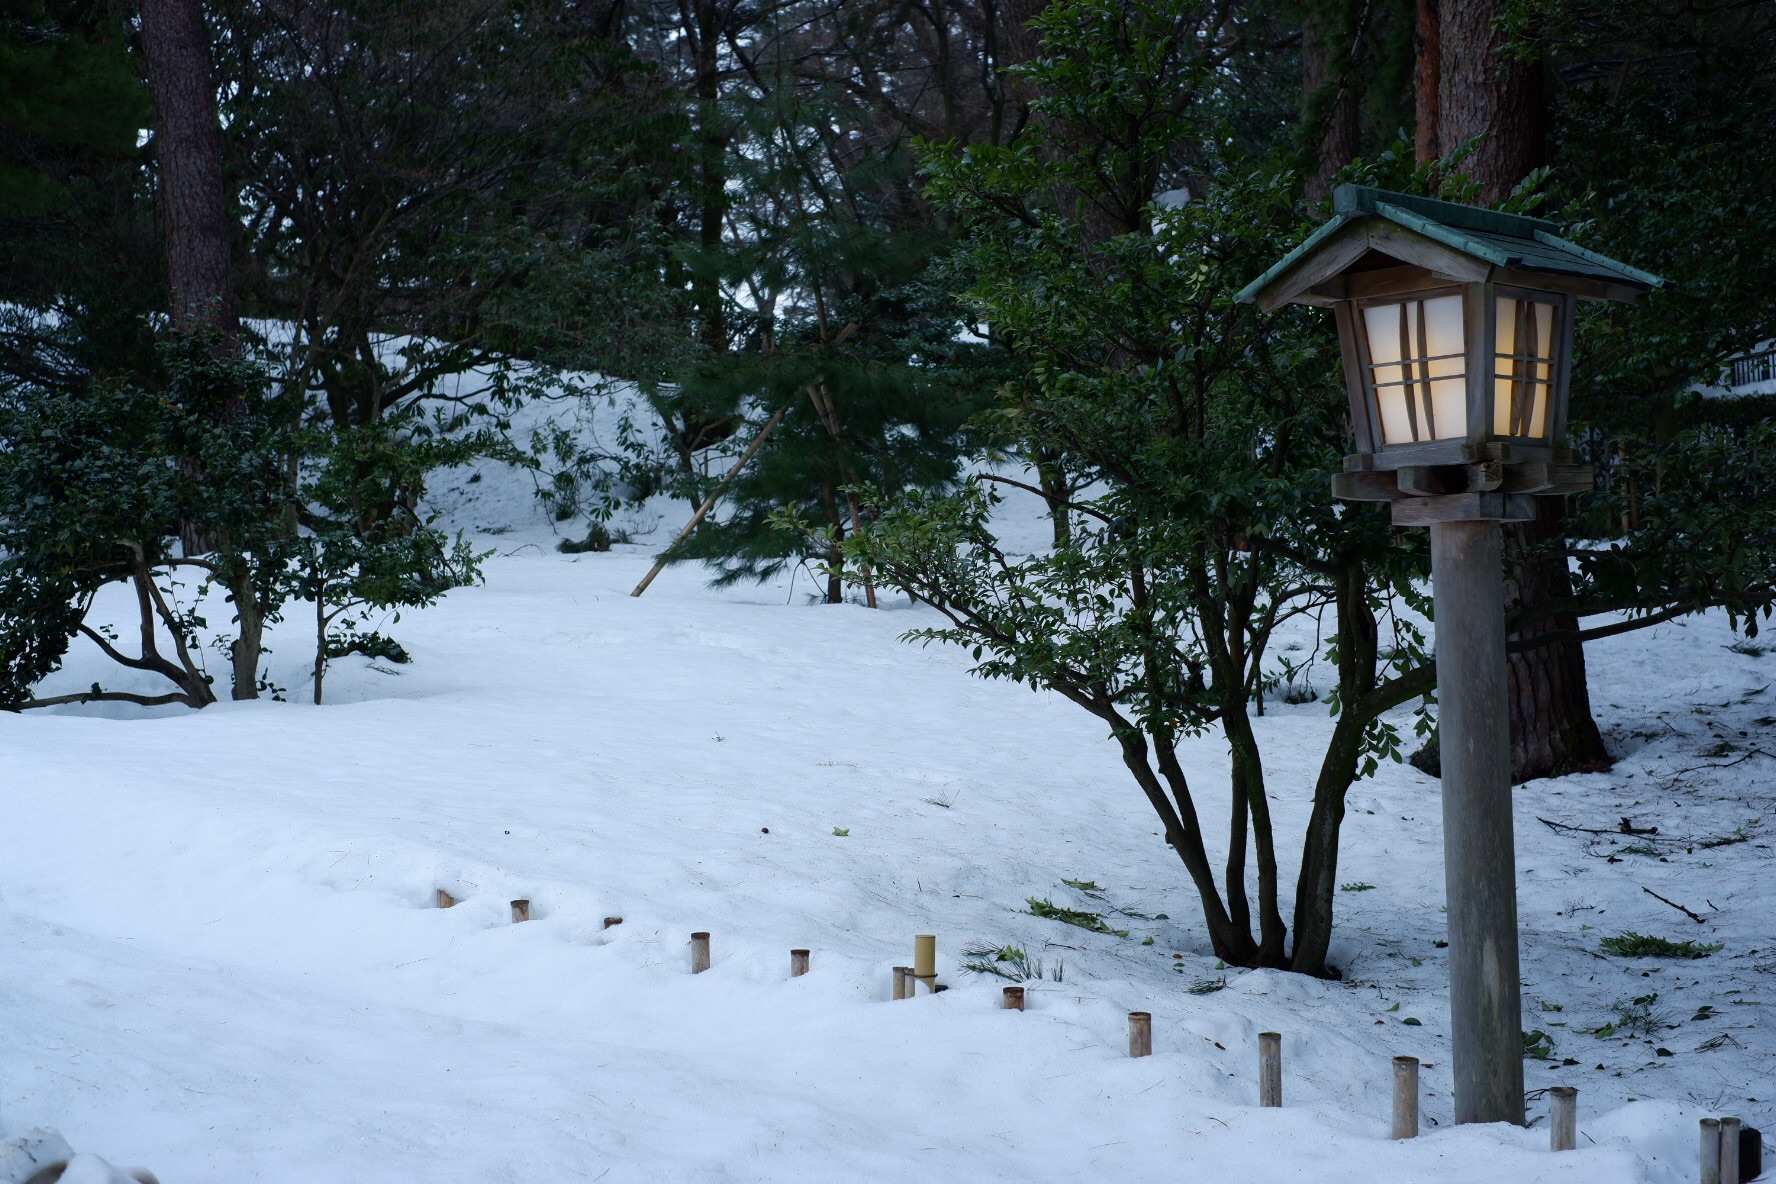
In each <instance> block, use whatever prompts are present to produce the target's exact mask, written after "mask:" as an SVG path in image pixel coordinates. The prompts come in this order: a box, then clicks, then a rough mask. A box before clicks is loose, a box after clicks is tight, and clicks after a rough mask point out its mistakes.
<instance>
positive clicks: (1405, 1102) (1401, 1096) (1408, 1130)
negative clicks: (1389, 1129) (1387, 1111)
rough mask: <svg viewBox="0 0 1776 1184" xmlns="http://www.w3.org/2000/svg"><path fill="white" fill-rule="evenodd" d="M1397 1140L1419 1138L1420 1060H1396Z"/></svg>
mask: <svg viewBox="0 0 1776 1184" xmlns="http://www.w3.org/2000/svg"><path fill="white" fill-rule="evenodd" d="M1393 1137H1394V1138H1396V1139H1416V1138H1418V1058H1417V1057H1395V1058H1394V1131H1393Z"/></svg>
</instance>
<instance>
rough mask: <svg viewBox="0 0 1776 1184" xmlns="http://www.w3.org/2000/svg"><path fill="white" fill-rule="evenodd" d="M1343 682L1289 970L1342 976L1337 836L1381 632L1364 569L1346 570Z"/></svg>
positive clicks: (1300, 887)
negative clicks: (1337, 958)
mask: <svg viewBox="0 0 1776 1184" xmlns="http://www.w3.org/2000/svg"><path fill="white" fill-rule="evenodd" d="M1336 595H1337V610H1338V617H1337V622H1338V626H1337V627H1338V687H1339V703H1340V704H1341V710H1340V712H1339V715H1338V722H1337V723H1336V724H1335V725H1333V728H1332V740H1331V743H1329V744H1327V745H1326V755H1325V757H1324V758H1323V759H1322V760H1321V762H1320V774H1319V778H1318V780H1317V781H1315V783H1314V796H1313V813H1312V814H1311V815H1310V816H1309V817H1308V822H1307V834H1306V835H1305V836H1304V838H1303V839H1302V844H1301V874H1300V876H1299V878H1298V879H1297V880H1296V882H1295V946H1294V949H1293V950H1291V951H1290V959H1289V969H1291V970H1294V971H1296V972H1298V973H1301V974H1311V975H1314V976H1315V977H1317V978H1335V977H1337V976H1338V972H1337V970H1336V969H1335V968H1333V967H1331V966H1328V965H1327V964H1326V954H1327V952H1328V950H1330V948H1331V944H1332V911H1333V902H1334V900H1335V899H1336V897H1335V896H1334V889H1335V888H1336V887H1337V883H1338V836H1339V830H1340V828H1341V827H1342V826H1343V824H1344V800H1345V795H1347V794H1348V793H1349V792H1350V787H1351V783H1352V782H1354V781H1355V780H1356V776H1357V761H1358V759H1359V758H1360V756H1361V755H1362V750H1363V732H1364V730H1365V729H1366V727H1367V725H1368V722H1369V721H1368V717H1367V716H1365V715H1364V714H1363V707H1362V705H1361V699H1362V696H1363V693H1364V690H1365V689H1366V688H1368V687H1370V686H1372V685H1373V684H1374V682H1375V671H1376V663H1377V654H1378V650H1379V648H1380V634H1379V631H1378V629H1377V627H1376V623H1375V613H1374V612H1373V611H1372V610H1371V609H1370V607H1369V601H1368V589H1367V587H1366V586H1365V579H1364V573H1363V571H1362V569H1361V568H1359V567H1357V566H1355V565H1352V566H1349V567H1347V568H1345V570H1344V571H1342V572H1340V573H1339V576H1338V588H1337V593H1336Z"/></svg>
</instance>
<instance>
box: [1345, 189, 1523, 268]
mask: <svg viewBox="0 0 1776 1184" xmlns="http://www.w3.org/2000/svg"><path fill="white" fill-rule="evenodd" d="M1375 213H1376V214H1377V215H1379V216H1380V217H1383V218H1386V219H1387V220H1388V221H1389V222H1394V223H1398V224H1399V225H1401V226H1404V227H1405V228H1406V229H1407V230H1410V231H1413V232H1415V233H1417V234H1422V235H1424V236H1425V237H1426V238H1428V239H1431V240H1432V241H1433V242H1439V243H1442V244H1443V245H1444V246H1446V247H1449V248H1451V249H1452V250H1456V251H1460V252H1461V253H1462V254H1464V255H1472V256H1474V257H1475V258H1477V259H1484V260H1485V261H1486V262H1488V263H1491V264H1493V265H1494V266H1497V267H1510V266H1512V265H1513V264H1515V263H1516V262H1517V260H1515V259H1513V258H1512V257H1511V256H1509V255H1507V254H1505V253H1504V252H1503V251H1500V250H1498V249H1497V248H1496V247H1492V246H1489V245H1488V244H1486V243H1482V242H1476V241H1475V240H1473V239H1471V238H1469V237H1467V236H1466V235H1464V234H1463V233H1462V232H1461V231H1460V230H1458V229H1456V228H1454V227H1450V226H1444V225H1443V224H1442V223H1440V222H1434V221H1432V220H1431V219H1429V218H1426V217H1424V216H1423V215H1422V214H1415V213H1413V212H1412V211H1411V210H1406V209H1401V208H1400V207H1399V206H1396V205H1394V204H1392V203H1391V202H1385V201H1378V202H1376V203H1375Z"/></svg>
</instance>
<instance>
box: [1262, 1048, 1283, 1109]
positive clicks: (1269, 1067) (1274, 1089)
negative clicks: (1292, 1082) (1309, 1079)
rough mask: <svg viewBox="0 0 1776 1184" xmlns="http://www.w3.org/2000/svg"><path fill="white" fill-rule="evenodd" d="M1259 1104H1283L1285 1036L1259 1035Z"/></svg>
mask: <svg viewBox="0 0 1776 1184" xmlns="http://www.w3.org/2000/svg"><path fill="white" fill-rule="evenodd" d="M1258 1104H1259V1105H1260V1106H1281V1105H1282V1104H1283V1035H1282V1033H1281V1032H1260V1033H1258Z"/></svg>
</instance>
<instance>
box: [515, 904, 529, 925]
mask: <svg viewBox="0 0 1776 1184" xmlns="http://www.w3.org/2000/svg"><path fill="white" fill-rule="evenodd" d="M528 920H530V901H528V900H514V901H513V902H512V923H513V924H517V923H518V922H520V921H528Z"/></svg>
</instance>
